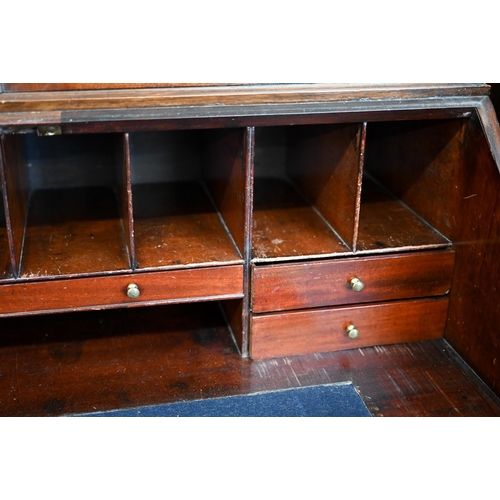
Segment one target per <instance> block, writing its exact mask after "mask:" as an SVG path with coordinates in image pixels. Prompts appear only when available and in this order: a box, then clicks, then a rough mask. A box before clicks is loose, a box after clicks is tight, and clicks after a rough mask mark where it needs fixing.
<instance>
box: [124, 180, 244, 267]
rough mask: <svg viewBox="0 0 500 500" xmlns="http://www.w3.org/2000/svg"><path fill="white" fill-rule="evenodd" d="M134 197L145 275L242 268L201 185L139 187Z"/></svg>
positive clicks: (137, 238) (138, 245) (137, 242)
mask: <svg viewBox="0 0 500 500" xmlns="http://www.w3.org/2000/svg"><path fill="white" fill-rule="evenodd" d="M132 192H133V199H134V201H133V204H134V220H135V245H136V251H137V261H138V268H139V269H154V268H167V267H169V268H172V267H183V266H200V265H211V266H216V265H220V264H229V263H240V262H242V257H241V256H240V254H239V253H238V250H237V248H236V246H235V244H234V243H233V241H232V240H231V238H230V236H229V234H228V233H227V231H226V229H225V227H224V226H223V224H222V222H221V220H220V218H219V215H218V213H217V211H216V209H215V207H214V206H213V205H212V203H211V201H210V199H209V197H208V196H207V193H206V191H205V190H204V187H203V185H202V184H201V183H199V182H187V181H186V182H170V183H157V184H137V185H133V187H132Z"/></svg>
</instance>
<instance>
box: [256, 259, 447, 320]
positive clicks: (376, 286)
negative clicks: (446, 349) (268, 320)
mask: <svg viewBox="0 0 500 500" xmlns="http://www.w3.org/2000/svg"><path fill="white" fill-rule="evenodd" d="M454 263H455V253H454V251H452V250H444V251H429V252H411V253H401V254H394V255H387V256H383V257H358V258H355V257H350V258H348V259H334V260H333V259H329V260H325V261H315V262H307V263H296V264H277V265H269V266H255V265H254V266H253V281H252V311H253V312H256V313H261V312H268V311H284V310H292V309H304V308H308V307H324V306H333V305H345V304H359V303H366V302H377V301H383V300H395V299H406V298H408V299H409V298H416V297H427V296H429V297H430V296H433V295H444V294H446V293H448V292H449V290H450V287H451V281H452V277H453V267H454ZM353 278H357V279H359V280H360V281H361V282H362V283H363V284H364V288H363V289H362V290H361V291H354V290H353V288H352V286H351V284H350V282H351V280H352V279H353Z"/></svg>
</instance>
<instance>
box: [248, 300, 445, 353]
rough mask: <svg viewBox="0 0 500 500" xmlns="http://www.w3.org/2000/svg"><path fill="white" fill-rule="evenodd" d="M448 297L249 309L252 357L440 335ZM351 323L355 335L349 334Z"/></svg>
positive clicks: (426, 338)
mask: <svg viewBox="0 0 500 500" xmlns="http://www.w3.org/2000/svg"><path fill="white" fill-rule="evenodd" d="M447 310H448V299H447V298H439V299H418V300H407V301H393V302H380V303H377V304H371V305H361V306H344V307H331V308H318V309H305V310H302V311H292V312H277V313H272V314H253V315H252V320H251V345H250V355H251V357H252V358H253V359H265V358H276V357H280V356H290V355H296V354H314V353H316V352H330V351H338V350H341V349H353V348H357V347H367V346H372V345H385V344H394V343H398V342H418V341H422V340H432V339H438V338H442V337H443V335H444V327H445V323H446V313H447ZM350 325H353V326H354V327H355V328H356V329H357V330H358V331H359V336H358V337H357V338H355V339H352V338H349V336H348V335H347V331H346V329H347V327H348V326H350Z"/></svg>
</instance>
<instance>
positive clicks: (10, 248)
mask: <svg viewBox="0 0 500 500" xmlns="http://www.w3.org/2000/svg"><path fill="white" fill-rule="evenodd" d="M0 190H1V192H2V200H0V203H1V204H2V205H3V207H2V208H3V210H4V221H5V228H4V229H3V230H4V231H5V233H6V234H5V235H4V237H5V238H6V243H7V248H6V249H4V248H1V249H0V253H1V255H2V259H3V262H2V263H1V264H2V265H3V264H4V263H5V264H6V269H0V273H3V271H6V273H7V275H10V274H11V273H13V272H14V270H15V269H16V261H15V256H14V255H15V254H14V245H13V239H12V228H11V224H10V213H9V205H8V197H7V189H6V184H5V169H4V162H3V146H2V144H0Z"/></svg>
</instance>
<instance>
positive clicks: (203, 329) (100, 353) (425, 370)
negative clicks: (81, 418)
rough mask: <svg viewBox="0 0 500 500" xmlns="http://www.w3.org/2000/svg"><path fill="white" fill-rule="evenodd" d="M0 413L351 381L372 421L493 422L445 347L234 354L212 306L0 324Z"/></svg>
mask: <svg viewBox="0 0 500 500" xmlns="http://www.w3.org/2000/svg"><path fill="white" fill-rule="evenodd" d="M0 325H1V329H2V336H1V338H0V415H2V416H53V415H64V414H71V413H79V412H89V411H90V412H91V411H102V410H109V409H116V408H130V407H136V406H141V405H150V404H159V403H168V402H174V401H185V400H193V399H200V398H210V397H221V396H229V395H236V394H245V393H254V392H259V391H265V390H278V389H284V388H290V387H300V386H307V385H315V384H330V383H335V382H344V381H352V382H353V383H354V385H355V386H356V388H357V389H358V391H359V392H360V395H361V397H362V398H363V400H364V401H365V403H366V405H367V406H368V408H369V410H370V411H371V412H372V414H373V415H374V416H500V400H499V399H498V398H497V397H496V396H494V395H493V393H492V392H491V391H490V390H489V389H488V388H487V387H486V386H485V385H484V384H483V383H482V382H481V381H480V380H479V378H478V377H477V376H476V375H475V374H474V373H473V372H472V371H471V370H470V368H468V367H467V365H466V364H465V363H464V362H463V360H462V359H461V358H460V357H459V356H458V355H457V354H456V352H455V351H454V350H453V349H452V348H451V347H450V346H449V344H448V343H447V342H446V341H444V340H437V341H428V342H420V343H413V344H399V345H387V346H376V347H368V348H362V349H352V350H348V351H343V352H336V353H323V354H313V355H304V356H292V357H285V358H276V359H270V360H263V361H250V360H248V359H242V358H241V357H240V355H239V353H238V352H237V350H236V347H235V345H234V343H233V341H232V339H231V337H230V334H229V332H228V330H227V327H226V325H225V321H224V319H223V318H222V317H221V315H220V314H218V308H217V304H215V303H212V304H209V303H206V304H195V305H179V306H166V307H164V306H159V307H150V308H139V309H134V310H120V311H116V310H115V311H113V310H110V311H93V312H86V313H72V314H57V315H46V316H39V317H36V318H35V317H31V318H30V317H25V318H12V319H5V318H4V319H0Z"/></svg>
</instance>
